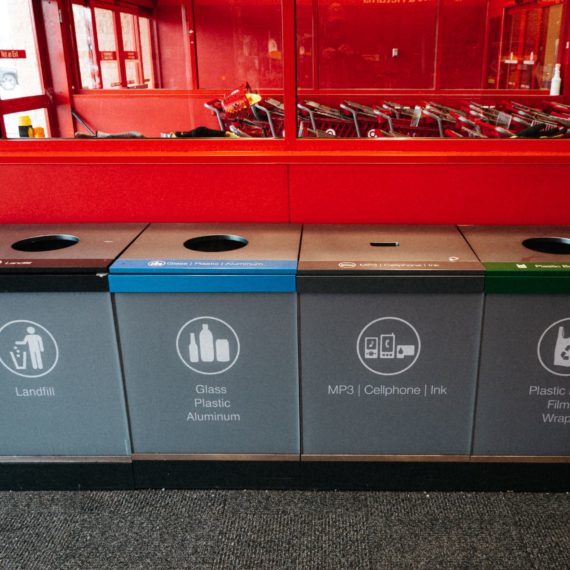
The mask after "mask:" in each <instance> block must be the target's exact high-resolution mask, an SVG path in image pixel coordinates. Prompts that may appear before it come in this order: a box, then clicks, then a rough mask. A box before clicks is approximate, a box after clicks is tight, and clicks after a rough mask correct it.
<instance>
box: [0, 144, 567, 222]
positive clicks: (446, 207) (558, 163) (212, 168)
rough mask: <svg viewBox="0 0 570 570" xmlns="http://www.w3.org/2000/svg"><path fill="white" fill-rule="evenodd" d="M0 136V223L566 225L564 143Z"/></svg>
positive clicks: (565, 149)
mask: <svg viewBox="0 0 570 570" xmlns="http://www.w3.org/2000/svg"><path fill="white" fill-rule="evenodd" d="M226 145H227V146H225V149H224V150H220V144H219V143H213V142H211V141H192V142H191V143H189V142H187V141H104V140H102V141H86V142H78V141H47V140H46V141H39V140H38V141H21V142H16V141H0V180H2V186H3V191H2V192H1V193H0V222H1V223H24V222H28V223H29V222H66V221H68V222H71V221H76V222H112V221H141V222H142V221H146V222H148V221H154V222H171V221H172V222H173V221H203V222H206V221H210V222H216V221H237V222H287V221H292V222H317V223H326V222H343V223H351V222H354V223H457V224H460V223H478V224H489V223H500V224H567V223H569V222H570V215H569V213H568V212H570V192H568V183H567V181H568V180H569V179H570V145H569V144H568V141H522V140H519V141H508V140H501V141H486V140H481V141H470V140H466V141H461V140H458V141H452V140H439V141H438V140H434V141H430V140H413V141H390V140H384V141H336V140H334V141H324V140H323V141H319V140H313V141H309V140H306V141H298V142H297V144H296V147H295V148H294V149H292V150H290V151H289V150H287V148H286V147H285V146H284V144H283V142H282V141H254V140H250V141H244V140H239V141H227V142H226Z"/></svg>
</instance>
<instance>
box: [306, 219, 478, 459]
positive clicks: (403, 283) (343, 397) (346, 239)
mask: <svg viewBox="0 0 570 570" xmlns="http://www.w3.org/2000/svg"><path fill="white" fill-rule="evenodd" d="M297 288H298V292H299V314H300V344H301V394H302V434H303V441H302V453H303V456H304V457H305V458H307V459H310V457H311V456H320V458H321V459H322V457H323V456H325V457H329V458H330V459H335V458H338V456H365V457H368V456H394V455H395V456H403V455H406V456H416V457H417V456H436V455H447V456H458V458H459V460H461V459H463V458H464V456H467V455H468V454H469V451H470V444H471V434H472V423H473V413H474V399H475V388H476V372H477V358H478V348H479V339H480V327H481V316H482V307H483V275H482V266H481V265H480V263H479V262H478V261H477V258H476V257H475V256H474V254H473V252H472V251H471V250H470V248H469V246H468V245H467V243H466V242H465V240H464V239H463V237H462V236H461V234H460V233H459V232H458V231H457V229H456V228H454V227H451V226H432V227H430V226H407V227H406V226H340V225H339V226H305V227H304V230H303V242H302V247H301V254H300V258H299V269H298V278H297Z"/></svg>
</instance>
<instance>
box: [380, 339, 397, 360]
mask: <svg viewBox="0 0 570 570" xmlns="http://www.w3.org/2000/svg"><path fill="white" fill-rule="evenodd" d="M395 355H396V335H395V334H394V333H392V334H383V335H380V358H394V356H395Z"/></svg>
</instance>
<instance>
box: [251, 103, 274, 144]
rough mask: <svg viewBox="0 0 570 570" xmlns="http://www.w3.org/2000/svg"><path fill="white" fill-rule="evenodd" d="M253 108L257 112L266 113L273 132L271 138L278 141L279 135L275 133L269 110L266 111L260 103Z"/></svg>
mask: <svg viewBox="0 0 570 570" xmlns="http://www.w3.org/2000/svg"><path fill="white" fill-rule="evenodd" d="M252 108H253V109H255V110H257V111H263V112H264V113H265V116H266V117H267V122H268V123H269V130H270V131H271V136H272V137H273V138H274V139H276V138H277V133H276V132H275V126H274V125H273V119H272V117H271V113H270V112H269V109H266V108H265V107H263V106H262V105H260V104H259V103H256V104H255V105H252Z"/></svg>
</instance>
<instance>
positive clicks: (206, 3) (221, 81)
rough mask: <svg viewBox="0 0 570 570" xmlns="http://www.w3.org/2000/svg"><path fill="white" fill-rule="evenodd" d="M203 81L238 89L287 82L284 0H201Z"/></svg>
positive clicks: (198, 24)
mask: <svg viewBox="0 0 570 570" xmlns="http://www.w3.org/2000/svg"><path fill="white" fill-rule="evenodd" d="M194 18H195V26H196V48H197V56H198V70H199V78H198V79H199V86H200V87H201V88H203V89H225V90H227V89H233V88H234V87H236V86H238V85H240V84H242V83H244V82H246V81H247V82H249V83H250V84H251V85H252V86H255V87H257V88H271V87H273V88H275V87H281V86H282V84H283V60H282V50H283V44H282V34H281V2H280V1H279V0H267V1H265V2H263V3H261V4H259V3H255V4H254V3H251V2H249V1H247V0H236V1H235V2H232V3H231V4H229V3H227V2H225V1H223V0H195V1H194Z"/></svg>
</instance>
